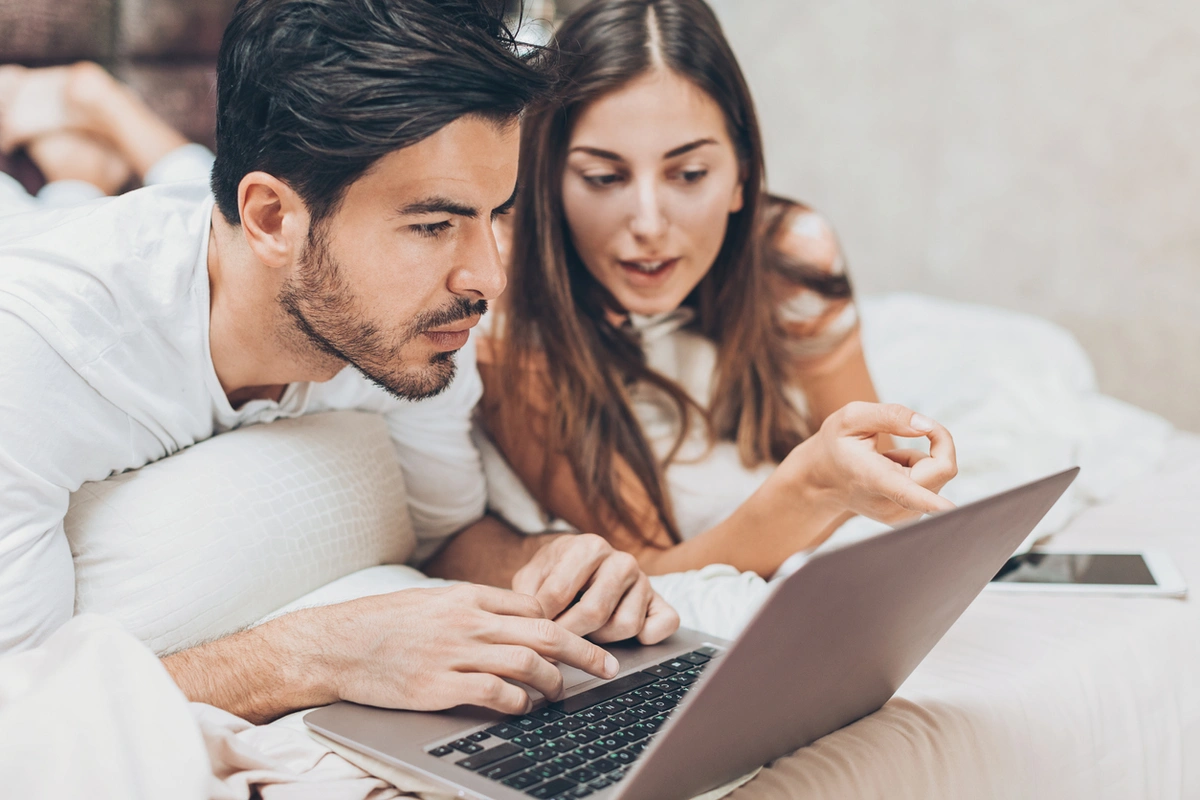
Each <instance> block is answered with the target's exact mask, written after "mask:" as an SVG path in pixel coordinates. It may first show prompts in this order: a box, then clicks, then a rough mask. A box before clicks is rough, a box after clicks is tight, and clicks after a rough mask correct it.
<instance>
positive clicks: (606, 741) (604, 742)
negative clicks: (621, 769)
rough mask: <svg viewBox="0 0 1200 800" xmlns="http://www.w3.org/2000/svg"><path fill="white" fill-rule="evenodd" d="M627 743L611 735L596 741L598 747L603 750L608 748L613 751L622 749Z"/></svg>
mask: <svg viewBox="0 0 1200 800" xmlns="http://www.w3.org/2000/svg"><path fill="white" fill-rule="evenodd" d="M626 744H628V742H622V741H619V740H617V739H614V738H612V737H611V736H605V737H604V738H603V739H597V740H596V741H595V745H596V747H599V748H600V749H601V750H607V751H609V752H612V751H613V750H620V749H621V748H622V747H624V746H625V745H626Z"/></svg>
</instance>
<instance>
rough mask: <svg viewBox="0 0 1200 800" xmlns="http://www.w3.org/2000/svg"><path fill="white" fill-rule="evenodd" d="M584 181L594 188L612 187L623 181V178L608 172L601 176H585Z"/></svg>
mask: <svg viewBox="0 0 1200 800" xmlns="http://www.w3.org/2000/svg"><path fill="white" fill-rule="evenodd" d="M583 179H584V180H585V181H587V182H588V183H589V184H590V185H592V186H612V185H613V184H615V183H617V182H618V181H620V180H621V176H620V175H617V174H616V173H613V172H606V173H604V174H601V175H584V176H583Z"/></svg>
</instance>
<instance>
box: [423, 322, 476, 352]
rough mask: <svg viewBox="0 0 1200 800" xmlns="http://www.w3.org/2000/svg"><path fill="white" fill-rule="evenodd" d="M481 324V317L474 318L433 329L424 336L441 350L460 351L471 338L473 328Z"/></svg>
mask: <svg viewBox="0 0 1200 800" xmlns="http://www.w3.org/2000/svg"><path fill="white" fill-rule="evenodd" d="M478 324H479V316H478V315H476V316H473V317H470V318H469V319H464V320H462V321H460V322H455V323H453V324H451V325H443V326H441V327H440V328H432V329H430V330H427V331H425V332H424V333H422V335H423V336H424V337H425V338H427V339H429V340H430V341H431V342H433V345H434V346H435V347H437V348H438V349H439V350H460V349H462V347H463V345H465V344H466V343H467V339H468V338H470V335H471V328H474V327H475V326H476V325H478Z"/></svg>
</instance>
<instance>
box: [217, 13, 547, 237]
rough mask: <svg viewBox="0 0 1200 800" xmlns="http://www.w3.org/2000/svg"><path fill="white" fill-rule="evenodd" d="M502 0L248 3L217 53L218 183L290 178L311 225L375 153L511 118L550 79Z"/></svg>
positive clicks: (230, 203) (231, 210)
mask: <svg viewBox="0 0 1200 800" xmlns="http://www.w3.org/2000/svg"><path fill="white" fill-rule="evenodd" d="M505 5H506V3H504V2H503V0H242V1H241V2H240V3H239V4H238V6H237V9H236V10H235V11H234V14H233V19H232V21H231V22H230V23H229V27H228V28H227V29H226V30H225V35H224V38H223V39H222V40H221V52H220V55H219V57H218V61H217V161H216V164H215V166H214V167H213V173H212V189H213V194H215V195H216V201H217V207H218V208H220V210H221V213H222V214H223V215H224V216H225V218H226V219H227V220H228V221H230V222H232V223H235V224H239V223H240V222H241V219H240V216H239V212H238V201H237V194H238V184H239V183H240V182H241V180H242V178H243V177H245V175H246V174H247V173H250V172H254V171H255V170H262V171H264V172H267V173H270V174H271V175H274V176H275V177H277V178H279V179H280V180H283V181H286V182H287V184H288V185H289V186H291V187H292V188H293V189H294V190H295V191H296V193H297V194H299V195H300V197H301V198H302V199H303V200H304V203H305V204H306V205H307V206H308V210H309V212H310V214H311V215H312V219H313V222H314V223H315V222H318V221H320V220H321V219H323V218H325V217H326V216H328V215H329V214H330V213H332V212H333V211H334V210H336V208H337V206H338V204H339V203H340V202H341V200H342V197H343V196H344V194H345V191H346V189H347V188H348V187H349V186H350V184H352V183H353V182H354V181H355V180H357V179H358V178H359V177H361V176H362V175H363V173H365V172H366V171H367V169H368V168H370V166H371V165H372V164H373V163H375V161H376V160H378V159H379V158H381V157H382V156H384V155H387V154H388V153H390V152H392V151H394V150H397V149H400V148H402V147H408V146H410V145H413V144H416V143H417V142H419V141H421V140H422V139H425V138H427V137H429V136H431V135H433V134H434V133H437V132H438V131H439V130H441V129H442V128H443V127H445V126H446V125H448V124H450V123H451V122H453V121H454V120H456V119H458V118H460V117H463V116H466V115H468V114H478V115H481V116H483V117H485V118H487V119H490V120H493V121H495V122H497V123H503V122H505V121H509V120H515V119H516V118H517V117H518V115H519V114H520V113H521V111H522V110H524V108H525V107H526V106H527V105H528V104H529V103H530V102H532V101H533V100H535V99H537V98H538V97H539V96H540V95H542V94H543V93H544V92H545V91H546V89H547V88H548V86H549V83H550V79H549V77H548V75H547V74H546V73H545V72H544V71H543V70H542V69H540V68H539V66H538V65H537V64H534V63H532V59H531V58H530V57H528V56H524V57H523V56H521V55H520V54H519V48H518V44H517V42H516V41H515V37H514V35H513V33H512V31H511V30H510V29H509V28H508V26H507V25H506V24H505V21H504V7H505Z"/></svg>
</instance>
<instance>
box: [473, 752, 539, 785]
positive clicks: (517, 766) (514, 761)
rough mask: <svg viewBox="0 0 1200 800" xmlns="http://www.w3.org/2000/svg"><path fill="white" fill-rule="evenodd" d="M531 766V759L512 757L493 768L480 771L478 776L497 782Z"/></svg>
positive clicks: (532, 762) (532, 763)
mask: <svg viewBox="0 0 1200 800" xmlns="http://www.w3.org/2000/svg"><path fill="white" fill-rule="evenodd" d="M533 765H534V761H533V759H531V758H526V757H525V756H513V757H512V758H510V759H508V760H507V761H501V762H500V763H499V764H496V765H495V766H492V767H488V768H486V769H484V770H481V771H480V773H479V774H480V775H482V776H483V777H485V778H491V779H492V780H494V781H498V780H500V779H501V778H506V777H508V776H509V775H512V774H513V773H514V772H518V771H520V770H523V769H528V768H529V767H532V766H533Z"/></svg>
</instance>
